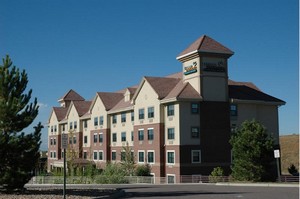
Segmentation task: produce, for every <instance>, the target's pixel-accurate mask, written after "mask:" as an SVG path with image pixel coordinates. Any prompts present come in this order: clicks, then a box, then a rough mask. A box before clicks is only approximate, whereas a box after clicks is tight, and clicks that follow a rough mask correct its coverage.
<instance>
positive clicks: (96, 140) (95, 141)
mask: <svg viewBox="0 0 300 199" xmlns="http://www.w3.org/2000/svg"><path fill="white" fill-rule="evenodd" d="M97 137H98V136H97V133H94V143H97V142H98V138H97Z"/></svg>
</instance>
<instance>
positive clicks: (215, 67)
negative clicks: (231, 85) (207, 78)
mask: <svg viewBox="0 0 300 199" xmlns="http://www.w3.org/2000/svg"><path fill="white" fill-rule="evenodd" d="M202 65H203V70H204V71H207V72H225V64H224V62H223V61H218V62H202Z"/></svg>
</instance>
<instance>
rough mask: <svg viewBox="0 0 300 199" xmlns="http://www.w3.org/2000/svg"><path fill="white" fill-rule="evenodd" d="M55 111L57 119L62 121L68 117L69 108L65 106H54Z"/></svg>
mask: <svg viewBox="0 0 300 199" xmlns="http://www.w3.org/2000/svg"><path fill="white" fill-rule="evenodd" d="M53 111H54V113H55V115H56V117H57V121H61V120H63V119H64V118H65V117H66V114H67V111H68V108H65V107H53Z"/></svg>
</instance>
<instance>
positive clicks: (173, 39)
mask: <svg viewBox="0 0 300 199" xmlns="http://www.w3.org/2000/svg"><path fill="white" fill-rule="evenodd" d="M0 13H1V15H0V56H1V57H4V56H5V55H6V54H9V55H10V57H11V58H12V60H13V62H14V65H16V66H18V67H19V68H21V69H25V70H26V72H27V73H28V76H29V84H28V88H32V89H33V96H34V97H37V98H38V101H39V103H40V104H41V107H40V114H39V116H38V118H37V119H36V120H35V121H34V124H36V123H37V122H38V121H41V122H42V123H43V124H44V125H45V126H46V124H47V120H48V117H49V114H50V111H51V107H53V106H58V103H57V100H58V98H60V97H61V96H63V95H64V94H65V93H66V92H67V91H68V90H69V89H74V90H75V91H77V92H78V93H79V94H81V95H82V96H83V97H85V98H86V99H88V100H89V99H92V98H93V97H94V96H95V93H96V92H97V91H116V90H120V89H123V88H124V87H128V86H132V85H136V84H138V83H139V82H140V81H141V78H142V76H165V75H168V74H172V73H176V72H179V71H180V70H181V63H180V62H178V61H177V60H176V56H177V55H178V54H179V53H180V52H181V51H182V50H184V49H185V48H186V47H187V46H188V45H189V44H191V43H192V42H193V41H195V40H196V39H197V38H198V37H200V36H201V35H203V34H206V35H208V36H210V37H212V38H213V39H215V40H217V41H219V42H220V43H222V44H223V45H225V46H226V47H228V48H230V49H231V50H232V51H234V52H235V54H234V55H233V56H232V57H231V58H230V60H229V78H230V79H232V80H236V81H249V82H253V83H254V84H256V85H257V86H258V87H259V88H260V89H261V90H263V91H264V92H266V93H267V94H270V95H272V96H275V97H277V98H280V99H282V100H284V101H286V103H287V104H286V105H285V106H282V107H280V108H279V113H280V114H279V119H280V123H279V127H280V134H293V133H299V124H298V123H299V82H298V78H299V16H298V13H299V3H298V0H288V1H285V0H249V1H241V0H231V1H223V0H210V1H204V0H164V1H162V0H127V1H124V0H111V1H104V0H86V1H83V0H82V1H80V0H78V1H74V0H64V1H60V0H27V1H24V0H1V1H0ZM46 138H47V128H45V129H44V130H43V136H42V139H43V144H42V148H43V149H45V148H46V146H47V139H46Z"/></svg>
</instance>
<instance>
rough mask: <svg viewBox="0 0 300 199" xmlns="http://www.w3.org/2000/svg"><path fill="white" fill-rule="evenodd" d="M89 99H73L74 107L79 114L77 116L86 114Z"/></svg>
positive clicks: (89, 104)
mask: <svg viewBox="0 0 300 199" xmlns="http://www.w3.org/2000/svg"><path fill="white" fill-rule="evenodd" d="M91 103H92V102H91V101H74V102H73V104H74V107H75V109H76V111H77V113H78V115H79V117H81V116H83V115H84V114H86V113H87V112H88V110H89V108H90V106H91Z"/></svg>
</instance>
